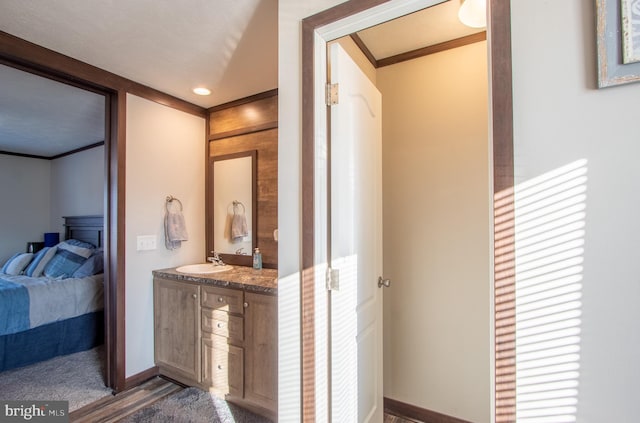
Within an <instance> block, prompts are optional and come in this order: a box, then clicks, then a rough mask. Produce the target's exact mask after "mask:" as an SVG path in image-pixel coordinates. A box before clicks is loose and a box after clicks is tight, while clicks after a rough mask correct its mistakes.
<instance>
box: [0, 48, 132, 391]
mask: <svg viewBox="0 0 640 423" xmlns="http://www.w3.org/2000/svg"><path fill="white" fill-rule="evenodd" d="M25 55H28V54H27V53H25ZM0 64H2V65H4V66H7V67H8V68H12V69H15V70H17V71H20V72H25V73H26V74H31V75H33V76H37V77H41V78H44V80H50V81H52V82H54V83H60V84H57V85H59V86H60V87H64V86H70V87H73V89H79V91H78V90H76V92H86V93H89V94H88V95H92V96H95V97H96V98H98V99H99V98H102V99H103V100H102V102H103V108H102V111H101V112H100V113H102V114H103V116H102V117H103V128H102V137H103V138H101V142H96V143H94V144H92V145H90V146H87V147H83V148H78V149H76V150H73V151H71V152H70V153H73V154H74V155H76V154H78V153H79V154H83V156H84V155H86V154H88V153H91V157H94V158H95V160H96V164H94V165H93V166H92V167H93V168H95V167H98V169H102V172H101V175H97V176H91V178H92V179H95V178H99V179H100V180H101V181H102V182H101V186H100V187H99V192H92V193H91V194H92V196H89V198H93V197H95V196H97V198H98V199H100V201H101V203H102V210H99V211H98V210H95V211H92V212H91V213H90V214H91V216H84V215H83V216H81V217H82V219H80V220H78V219H71V218H67V219H66V221H67V223H66V224H65V225H66V228H65V229H62V230H61V233H62V235H61V236H60V237H59V239H60V241H63V240H64V239H65V230H66V231H67V234H68V236H70V237H71V236H72V235H71V233H69V232H68V231H69V229H70V225H71V224H70V223H69V222H71V221H73V222H75V223H74V225H75V224H76V223H77V222H81V223H80V226H84V225H90V226H91V231H95V233H94V234H93V235H95V238H94V239H95V241H93V242H91V244H92V245H94V246H95V247H96V250H95V254H96V255H100V256H101V258H102V262H103V265H102V268H103V274H104V279H103V280H104V282H103V283H102V287H103V294H102V295H103V310H104V313H103V315H104V323H103V324H101V325H100V326H102V327H100V332H102V333H103V334H104V336H103V338H104V342H102V344H103V347H102V348H103V349H104V363H103V365H102V367H103V378H104V384H105V386H106V387H108V388H111V389H113V390H118V389H122V388H123V383H122V382H123V381H124V360H123V357H119V352H118V348H119V347H121V345H122V344H121V343H118V339H117V337H116V336H115V334H116V333H117V320H118V319H117V318H118V316H117V310H118V308H117V307H116V305H117V303H118V298H117V296H118V295H119V292H121V291H120V290H119V289H117V280H118V278H117V274H116V267H117V254H116V251H117V237H114V233H116V232H117V218H116V216H117V213H118V211H117V199H116V196H117V194H118V188H117V187H118V184H117V180H116V179H117V173H118V172H117V171H115V170H114V167H115V168H116V169H117V163H118V162H117V151H118V149H117V145H118V143H117V132H118V131H117V128H118V121H117V110H118V94H117V93H116V92H115V91H113V90H110V89H107V88H105V87H102V86H99V85H97V84H94V83H91V82H88V81H84V80H80V79H78V78H73V77H70V76H68V75H66V74H64V73H62V72H59V71H56V70H54V69H52V68H49V67H47V66H39V65H36V64H34V63H32V62H30V61H29V60H28V59H27V58H26V56H25V58H22V57H15V56H10V55H5V54H4V53H3V54H1V55H0ZM98 101H100V100H98ZM57 129H63V128H57ZM97 148H102V149H103V153H102V154H98V156H99V157H96V154H95V151H98V150H96V149H97ZM85 152H86V153H85ZM98 152H99V151H98ZM70 153H69V154H70ZM66 154H67V153H65V154H61V155H60V157H61V159H62V160H65V157H69V156H67V155H66ZM54 157H55V156H54ZM92 160H93V159H92ZM58 161H59V160H58ZM97 163H101V166H100V165H97ZM79 166H80V168H81V167H82V166H84V165H83V164H80V165H79ZM63 173H64V172H63ZM99 173H100V170H98V174H99ZM65 175H66V174H65ZM84 176H85V177H86V176H87V175H84ZM69 177H70V176H69V175H66V176H65V178H63V179H65V180H68V179H69ZM45 182H47V181H45ZM98 184H100V181H98ZM76 194H78V193H76ZM72 197H73V198H77V197H78V196H77V195H75V194H74V195H72ZM85 197H86V196H85ZM67 200H68V198H67ZM74 205H75V206H76V207H79V208H80V209H86V208H91V205H87V204H85V203H82V201H80V202H79V203H77V204H75V203H74ZM59 206H60V205H58V206H57V207H54V209H52V210H51V212H52V213H55V212H58V211H60V210H59V209H60V207H59ZM61 213H65V214H68V212H62V211H61ZM74 213H76V212H74ZM81 213H82V212H81ZM58 214H60V213H58ZM74 217H77V216H74ZM89 218H91V219H89ZM51 220H52V222H58V221H59V222H60V225H62V216H57V215H56V216H53V215H52V217H51ZM89 222H90V223H89ZM52 225H53V226H54V229H56V228H55V226H56V225H54V223H52ZM75 229H76V230H77V229H78V227H77V226H75ZM85 235H86V236H87V237H88V236H89V234H88V233H87V232H85V231H84V230H83V229H80V232H78V231H76V232H75V238H78V239H81V238H84V237H85ZM93 235H91V236H93ZM88 240H89V238H87V242H89V241H88ZM98 244H99V245H98ZM92 271H96V272H97V270H95V269H94V270H92ZM100 320H101V321H102V320H103V318H102V317H101V318H100ZM61 351H67V350H66V349H61Z"/></svg>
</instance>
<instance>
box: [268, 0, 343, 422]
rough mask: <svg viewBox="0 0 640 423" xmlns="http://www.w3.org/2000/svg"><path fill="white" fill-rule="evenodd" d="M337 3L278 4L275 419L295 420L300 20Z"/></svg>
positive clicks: (294, 1)
mask: <svg viewBox="0 0 640 423" xmlns="http://www.w3.org/2000/svg"><path fill="white" fill-rule="evenodd" d="M338 3H341V1H335V0H308V1H304V2H302V1H299V0H280V1H279V2H278V116H280V118H279V120H278V232H279V239H278V278H279V279H278V420H279V421H282V422H297V421H301V418H300V403H301V397H300V326H299V323H300V312H299V311H300V260H301V258H300V240H301V238H300V235H301V232H300V225H301V217H302V211H301V198H300V192H301V188H300V180H301V175H302V173H301V172H302V169H301V166H300V154H301V134H300V131H301V123H302V122H301V110H302V97H301V91H300V84H301V72H300V70H301V65H302V59H301V56H300V51H301V20H302V19H303V18H305V17H307V16H310V15H313V14H315V13H317V12H320V11H322V10H325V9H328V8H330V7H332V6H335V5H336V4H338Z"/></svg>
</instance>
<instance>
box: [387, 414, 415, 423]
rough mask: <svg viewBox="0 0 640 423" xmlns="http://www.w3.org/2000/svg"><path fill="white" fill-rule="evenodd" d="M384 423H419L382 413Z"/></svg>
mask: <svg viewBox="0 0 640 423" xmlns="http://www.w3.org/2000/svg"><path fill="white" fill-rule="evenodd" d="M384 423H420V422H419V421H418V420H413V419H408V418H406V417H400V416H395V415H393V414H389V413H384Z"/></svg>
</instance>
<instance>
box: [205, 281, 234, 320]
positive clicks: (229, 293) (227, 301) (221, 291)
mask: <svg viewBox="0 0 640 423" xmlns="http://www.w3.org/2000/svg"><path fill="white" fill-rule="evenodd" d="M201 301H202V302H201V304H202V306H203V307H209V308H212V309H215V310H221V311H226V312H228V313H236V314H242V313H244V306H243V295H242V291H240V290H238V289H228V288H219V287H217V286H202V296H201Z"/></svg>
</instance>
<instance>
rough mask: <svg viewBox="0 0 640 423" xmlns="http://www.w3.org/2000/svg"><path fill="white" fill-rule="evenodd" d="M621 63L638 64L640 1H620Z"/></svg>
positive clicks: (639, 50)
mask: <svg viewBox="0 0 640 423" xmlns="http://www.w3.org/2000/svg"><path fill="white" fill-rule="evenodd" d="M621 26H622V61H623V63H624V64H625V65H626V64H628V63H636V62H640V0H622V10H621Z"/></svg>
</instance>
